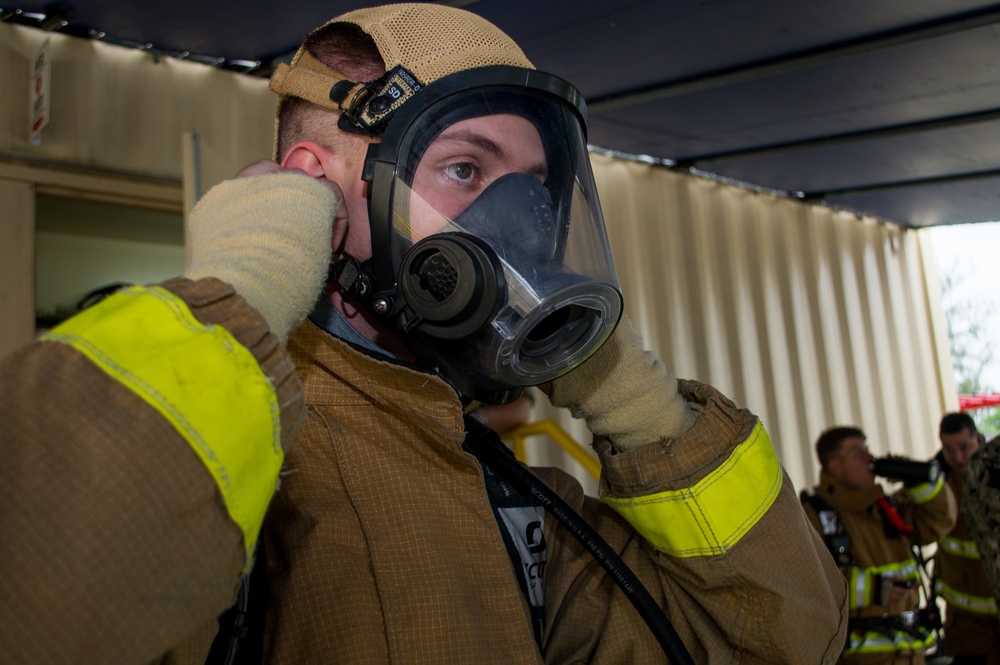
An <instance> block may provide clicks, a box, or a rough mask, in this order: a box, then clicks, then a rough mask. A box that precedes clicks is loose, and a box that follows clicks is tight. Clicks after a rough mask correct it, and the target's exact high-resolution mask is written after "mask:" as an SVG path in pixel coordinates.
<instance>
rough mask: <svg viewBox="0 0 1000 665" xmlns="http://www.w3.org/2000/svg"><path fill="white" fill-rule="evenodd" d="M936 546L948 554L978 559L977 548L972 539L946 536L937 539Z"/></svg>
mask: <svg viewBox="0 0 1000 665" xmlns="http://www.w3.org/2000/svg"><path fill="white" fill-rule="evenodd" d="M938 547H940V548H941V549H942V550H943V551H945V552H947V553H948V554H953V555H955V556H960V557H962V558H965V559H978V558H979V548H977V547H976V541H974V540H960V539H958V538H952V537H951V536H947V537H945V538H942V539H941V540H939V541H938Z"/></svg>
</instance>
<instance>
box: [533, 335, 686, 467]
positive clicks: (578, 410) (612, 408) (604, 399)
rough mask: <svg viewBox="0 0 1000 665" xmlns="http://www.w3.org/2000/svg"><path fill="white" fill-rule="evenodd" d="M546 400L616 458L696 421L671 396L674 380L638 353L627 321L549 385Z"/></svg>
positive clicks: (657, 362)
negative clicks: (582, 422)
mask: <svg viewBox="0 0 1000 665" xmlns="http://www.w3.org/2000/svg"><path fill="white" fill-rule="evenodd" d="M550 400H551V402H552V404H553V405H555V406H560V407H566V408H568V409H569V410H570V412H571V413H572V414H573V415H574V416H575V417H577V418H584V419H586V421H587V426H588V427H589V429H590V431H591V432H593V433H594V434H596V435H598V436H604V437H607V438H608V439H609V440H610V441H611V444H612V446H613V447H614V449H615V450H616V451H617V452H624V451H627V450H630V449H632V448H636V447H638V446H641V445H644V444H647V443H652V442H654V441H659V440H661V439H665V438H676V437H678V436H680V435H681V434H683V433H684V432H685V431H686V430H687V429H688V428H689V427H691V425H693V424H694V422H695V419H696V417H697V416H696V413H695V411H694V410H692V408H691V405H690V404H688V402H687V400H685V399H684V398H683V397H682V396H681V395H680V394H679V393H678V392H677V378H676V377H674V376H673V375H672V374H671V373H670V372H668V371H667V369H666V367H664V365H663V363H662V362H660V360H659V359H658V358H657V357H656V356H655V355H653V354H652V353H650V352H649V351H646V350H645V349H644V348H643V345H642V337H640V336H639V334H638V333H637V332H636V331H635V328H633V327H632V321H631V320H630V319H629V318H628V317H627V316H623V317H622V320H621V322H620V323H619V324H618V328H617V329H616V330H615V332H614V333H613V334H612V335H611V338H610V339H609V340H608V341H607V342H606V343H605V344H604V346H602V347H601V348H600V349H598V351H597V353H595V354H594V355H593V356H591V357H590V358H588V359H587V361H586V362H585V363H583V364H582V365H580V366H579V367H578V368H576V369H575V370H573V371H572V372H570V373H569V374H566V375H564V376H562V377H560V378H558V379H556V380H555V381H553V382H552V386H551V393H550Z"/></svg>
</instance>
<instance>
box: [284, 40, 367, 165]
mask: <svg viewBox="0 0 1000 665" xmlns="http://www.w3.org/2000/svg"><path fill="white" fill-rule="evenodd" d="M302 46H304V47H305V48H306V49H308V50H309V52H310V53H312V55H313V56H315V57H316V59H318V60H319V61H321V62H322V63H324V64H325V65H327V66H328V67H331V68H333V69H335V70H336V71H338V72H340V73H341V74H343V75H344V76H347V77H348V78H350V79H352V80H354V81H358V82H360V81H372V80H374V79H377V78H378V77H380V76H382V74H384V73H385V62H383V60H382V56H381V54H380V53H379V51H378V47H377V46H376V44H375V41H374V40H373V39H372V38H371V37H370V36H369V35H368V34H367V33H365V31H364V30H362V29H361V28H360V27H359V26H357V25H354V24H353V23H330V24H328V25H325V26H323V27H321V28H318V29H316V30H314V31H313V32H312V33H310V34H309V36H308V37H306V39H305V41H303V42H302ZM335 118H336V112H334V111H330V110H329V109H325V108H323V107H321V106H318V105H316V104H313V103H312V102H308V101H306V100H304V99H300V98H298V97H287V98H285V99H283V100H281V103H280V106H279V107H278V126H277V133H278V136H277V139H278V140H277V155H276V157H277V158H278V160H279V161H280V160H281V158H282V157H284V155H285V153H286V152H287V151H288V149H289V148H291V147H292V146H293V145H295V144H296V143H297V142H298V141H301V140H303V139H306V138H308V139H310V140H315V141H316V142H317V143H321V144H322V143H324V142H331V141H336V138H335V137H336V136H338V135H337V132H336V130H333V131H331V129H330V128H331V127H336V121H335Z"/></svg>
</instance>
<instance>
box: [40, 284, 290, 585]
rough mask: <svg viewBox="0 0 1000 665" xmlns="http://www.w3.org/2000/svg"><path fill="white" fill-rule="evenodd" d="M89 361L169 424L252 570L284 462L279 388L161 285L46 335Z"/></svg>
mask: <svg viewBox="0 0 1000 665" xmlns="http://www.w3.org/2000/svg"><path fill="white" fill-rule="evenodd" d="M42 339H43V340H46V341H53V342H61V343H63V344H68V345H70V346H72V347H73V348H75V349H77V350H78V351H80V352H81V353H83V354H84V355H85V356H87V357H88V358H90V359H91V360H92V361H93V362H94V363H96V364H97V366H98V367H100V368H101V369H102V370H103V371H104V372H106V373H107V374H108V375H110V376H111V377H112V378H114V379H115V380H117V381H119V382H120V383H122V384H124V385H125V386H126V387H128V388H129V389H130V390H131V391H132V392H134V393H135V394H136V395H138V396H139V397H141V398H142V399H143V400H145V401H146V402H147V403H148V404H150V405H151V406H152V407H153V408H154V409H156V410H157V411H159V412H160V414H162V415H163V417H164V418H166V419H167V420H168V421H170V423H171V424H173V426H174V427H175V428H176V429H177V431H178V432H179V433H180V434H181V436H183V437H184V438H185V439H186V440H187V442H188V444H190V446H191V448H192V449H193V450H194V452H195V453H196V454H197V455H198V457H199V458H201V460H202V462H203V463H204V464H205V467H206V468H207V469H208V471H209V472H211V474H212V476H213V477H214V478H215V482H216V483H217V484H218V487H219V491H220V492H221V493H222V497H223V499H224V501H225V503H226V508H227V509H228V511H229V515H230V517H232V519H233V521H234V522H236V524H238V525H239V527H240V529H241V530H242V531H243V537H244V546H245V547H246V552H247V559H246V565H247V566H249V565H250V562H251V555H252V553H253V548H254V544H255V543H256V541H257V534H258V533H259V531H260V526H261V522H262V521H263V519H264V511H265V510H266V509H267V505H268V503H269V502H270V500H271V496H272V494H273V493H274V490H275V487H276V485H277V479H278V470H279V469H280V468H281V463H282V460H283V458H284V453H283V452H282V449H281V423H280V409H279V407H278V402H277V397H276V395H275V392H274V387H273V386H272V385H271V383H270V382H269V381H268V380H267V377H266V376H264V373H263V372H262V371H261V369H260V366H259V365H258V364H257V361H256V360H254V357H253V355H252V354H251V353H250V351H248V350H247V349H246V348H245V347H243V346H241V345H240V344H239V342H237V341H236V339H235V338H234V337H233V336H232V335H231V334H230V333H229V331H228V330H226V329H225V328H223V327H221V326H205V325H203V324H201V323H200V322H199V321H198V320H197V319H195V318H194V316H193V315H192V314H191V312H190V310H189V309H188V307H187V305H186V304H185V303H184V301H183V300H181V299H180V298H178V297H177V296H175V295H174V294H172V293H170V292H169V291H167V290H166V289H163V288H160V287H152V288H145V287H132V288H129V289H127V290H125V291H121V292H119V293H117V294H115V295H114V296H112V297H110V298H108V299H106V300H104V301H103V302H101V303H99V304H97V305H95V306H93V307H91V308H89V309H87V310H84V311H83V312H81V313H80V314H77V315H76V316H74V317H73V318H71V319H69V320H68V321H66V322H64V323H62V324H60V325H59V326H57V327H56V328H55V329H54V330H52V331H51V332H50V333H48V334H46V335H44V336H43V338H42Z"/></svg>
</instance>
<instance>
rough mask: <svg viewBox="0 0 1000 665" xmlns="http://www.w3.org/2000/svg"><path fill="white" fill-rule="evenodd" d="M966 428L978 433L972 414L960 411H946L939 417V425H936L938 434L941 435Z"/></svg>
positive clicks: (956, 432)
mask: <svg viewBox="0 0 1000 665" xmlns="http://www.w3.org/2000/svg"><path fill="white" fill-rule="evenodd" d="M966 429H967V430H969V431H970V432H972V433H973V434H978V433H979V429H978V428H977V427H976V421H975V420H973V419H972V416H970V415H969V414H967V413H963V412H961V411H958V412H955V413H946V414H944V416H943V417H942V418H941V425H940V427H938V436H941V435H942V434H958V433H959V432H961V431H962V430H966Z"/></svg>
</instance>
